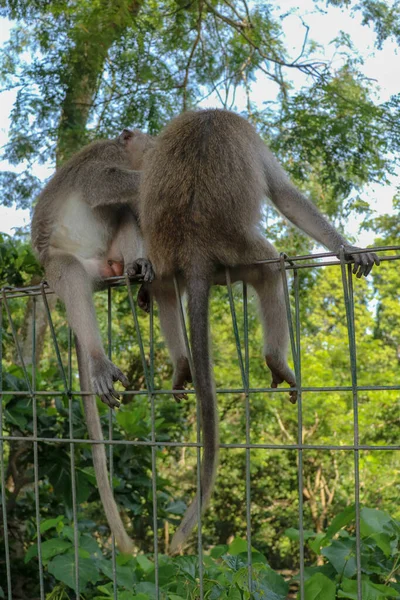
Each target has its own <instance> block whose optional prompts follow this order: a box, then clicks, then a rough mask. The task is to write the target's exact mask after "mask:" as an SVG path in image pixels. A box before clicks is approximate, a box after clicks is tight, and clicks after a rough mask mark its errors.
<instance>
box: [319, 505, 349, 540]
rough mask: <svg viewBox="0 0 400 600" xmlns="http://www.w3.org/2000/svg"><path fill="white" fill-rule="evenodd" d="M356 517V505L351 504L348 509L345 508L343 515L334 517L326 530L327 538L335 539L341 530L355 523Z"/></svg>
mask: <svg viewBox="0 0 400 600" xmlns="http://www.w3.org/2000/svg"><path fill="white" fill-rule="evenodd" d="M355 517H356V508H355V506H354V504H351V505H350V506H347V508H345V509H344V510H343V511H342V512H341V513H339V514H338V515H336V517H334V519H333V521H332V523H331V524H330V525H329V527H328V529H327V530H326V534H325V535H326V537H327V538H333V536H334V535H335V534H336V533H337V532H338V531H339V529H342V528H343V527H345V526H346V525H348V524H349V523H351V522H352V521H354V519H355Z"/></svg>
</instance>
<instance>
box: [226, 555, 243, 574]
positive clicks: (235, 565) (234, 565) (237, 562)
mask: <svg viewBox="0 0 400 600" xmlns="http://www.w3.org/2000/svg"><path fill="white" fill-rule="evenodd" d="M222 560H223V561H224V562H225V563H226V564H227V565H228V567H229V568H230V569H232V571H239V569H241V568H242V567H245V566H246V565H247V562H246V561H245V560H243V558H241V557H240V556H232V555H230V554H225V556H223V557H222Z"/></svg>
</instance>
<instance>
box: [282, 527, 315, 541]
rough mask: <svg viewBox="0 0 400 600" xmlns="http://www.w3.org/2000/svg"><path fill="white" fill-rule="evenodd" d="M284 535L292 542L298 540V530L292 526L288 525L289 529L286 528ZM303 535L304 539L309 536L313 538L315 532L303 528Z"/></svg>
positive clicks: (307, 538)
mask: <svg viewBox="0 0 400 600" xmlns="http://www.w3.org/2000/svg"><path fill="white" fill-rule="evenodd" d="M285 535H287V537H288V538H289V539H290V540H292V541H293V542H299V541H300V530H299V529H295V528H294V527H289V529H286V531H285ZM303 535H304V540H309V539H310V538H314V537H315V536H316V535H317V534H316V533H315V531H312V530H311V529H305V530H304V531H303Z"/></svg>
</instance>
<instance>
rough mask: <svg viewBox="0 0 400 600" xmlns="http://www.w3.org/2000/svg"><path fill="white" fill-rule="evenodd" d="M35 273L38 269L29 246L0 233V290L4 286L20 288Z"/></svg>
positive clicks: (38, 271)
mask: <svg viewBox="0 0 400 600" xmlns="http://www.w3.org/2000/svg"><path fill="white" fill-rule="evenodd" d="M37 273H40V267H39V265H38V262H37V260H36V258H35V256H34V254H33V251H32V247H31V245H30V244H27V243H24V242H22V241H21V240H19V239H18V238H17V237H15V238H12V237H11V236H8V235H7V234H5V233H0V288H1V287H3V286H5V285H8V286H13V287H20V286H22V285H24V284H27V283H28V282H29V279H30V277H32V275H35V274H37Z"/></svg>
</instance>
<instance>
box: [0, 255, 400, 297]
mask: <svg viewBox="0 0 400 600" xmlns="http://www.w3.org/2000/svg"><path fill="white" fill-rule="evenodd" d="M393 251H394V252H398V251H400V245H398V246H377V247H373V248H360V249H358V250H354V251H353V252H352V254H364V253H366V252H393ZM282 256H283V258H284V261H285V269H286V270H298V269H306V268H316V267H329V266H333V265H340V260H339V259H338V258H337V255H336V254H335V253H334V252H319V253H317V254H303V255H299V256H288V255H286V254H285V253H281V257H282ZM281 257H279V258H269V259H265V260H258V261H256V262H255V263H254V264H255V265H261V264H273V263H280V262H281ZM329 258H334V259H336V260H327V259H329ZM379 259H380V261H381V262H384V261H392V260H400V254H397V255H393V254H392V255H389V256H379ZM310 261H312V262H310ZM315 261H317V262H315ZM345 263H346V264H351V263H352V261H351V260H348V261H345ZM247 266H249V267H250V266H251V265H247ZM131 280H132V281H137V282H138V283H140V282H141V281H142V278H141V276H140V275H136V276H134V277H132V278H131ZM125 285H126V277H125V276H124V275H122V276H120V277H108V278H107V279H104V280H103V281H102V286H101V289H106V288H108V287H119V286H125ZM43 291H44V292H45V293H46V294H53V293H54V292H53V290H52V289H51V288H49V286H48V285H47V283H46V281H45V280H43V281H42V282H41V283H39V284H36V285H28V286H24V287H11V286H5V287H3V288H0V302H1V301H2V298H3V299H4V298H22V297H24V296H38V295H40V294H42V293H43Z"/></svg>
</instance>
